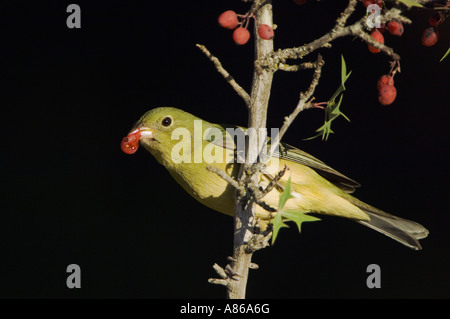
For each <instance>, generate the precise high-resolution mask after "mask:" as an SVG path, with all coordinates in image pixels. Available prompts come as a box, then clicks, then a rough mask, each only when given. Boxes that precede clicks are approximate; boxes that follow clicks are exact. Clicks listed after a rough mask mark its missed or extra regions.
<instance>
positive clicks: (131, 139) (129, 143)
mask: <svg viewBox="0 0 450 319" xmlns="http://www.w3.org/2000/svg"><path fill="white" fill-rule="evenodd" d="M140 137H141V131H140V130H137V131H135V132H134V133H130V134H128V135H127V136H125V137H124V138H123V139H122V142H121V143H120V148H121V149H122V151H123V152H124V153H126V154H134V153H136V151H137V149H138V147H139V138H140Z"/></svg>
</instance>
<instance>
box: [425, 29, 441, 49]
mask: <svg viewBox="0 0 450 319" xmlns="http://www.w3.org/2000/svg"><path fill="white" fill-rule="evenodd" d="M438 39H439V32H438V29H437V28H435V27H429V28H426V29H425V30H424V31H423V34H422V44H423V45H424V46H426V47H431V46H433V45H435V44H436V42H437V41H438Z"/></svg>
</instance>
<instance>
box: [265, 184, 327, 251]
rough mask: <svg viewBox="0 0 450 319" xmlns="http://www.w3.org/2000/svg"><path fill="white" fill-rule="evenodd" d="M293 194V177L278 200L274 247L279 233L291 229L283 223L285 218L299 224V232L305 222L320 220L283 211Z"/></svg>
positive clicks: (273, 220) (273, 225)
mask: <svg viewBox="0 0 450 319" xmlns="http://www.w3.org/2000/svg"><path fill="white" fill-rule="evenodd" d="M293 197H294V196H292V194H291V177H289V179H288V181H287V183H286V185H285V187H284V190H283V192H282V193H281V194H280V198H279V200H278V213H277V215H276V216H275V217H274V218H273V219H272V221H271V222H272V245H273V244H274V243H275V240H276V238H277V236H278V232H279V231H280V229H281V228H283V227H289V226H288V225H286V224H285V223H284V222H283V218H284V219H287V220H291V221H293V222H295V223H296V224H297V227H298V231H299V232H300V231H301V225H302V223H303V222H310V221H316V220H320V219H319V218H317V217H314V216H309V215H306V214H304V213H301V212H285V211H283V208H284V206H285V205H286V202H287V201H288V200H289V199H290V198H293Z"/></svg>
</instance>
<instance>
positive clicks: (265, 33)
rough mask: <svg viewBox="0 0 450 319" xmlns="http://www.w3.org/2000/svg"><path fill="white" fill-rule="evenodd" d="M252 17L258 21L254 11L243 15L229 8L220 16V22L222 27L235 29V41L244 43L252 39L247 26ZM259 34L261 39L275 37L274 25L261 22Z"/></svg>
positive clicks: (238, 43)
mask: <svg viewBox="0 0 450 319" xmlns="http://www.w3.org/2000/svg"><path fill="white" fill-rule="evenodd" d="M251 18H253V19H254V20H255V22H256V23H257V21H256V18H255V16H254V15H253V14H252V13H247V14H245V15H241V14H236V12H234V11H233V10H227V11H225V12H223V13H222V14H221V15H220V16H219V18H218V22H219V25H220V26H221V27H222V28H225V29H229V30H234V31H233V41H234V43H236V44H237V45H243V44H246V43H247V42H248V40H249V39H250V32H249V31H248V29H247V27H248V23H249V21H250V19H251ZM258 35H259V37H260V38H261V39H264V40H270V39H272V38H273V37H274V31H273V29H272V27H271V26H269V25H267V24H259V26H258Z"/></svg>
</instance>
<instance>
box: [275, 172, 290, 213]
mask: <svg viewBox="0 0 450 319" xmlns="http://www.w3.org/2000/svg"><path fill="white" fill-rule="evenodd" d="M293 197H294V196H292V194H291V177H290V176H289V179H288V181H287V183H286V186H284V190H283V192H282V193H281V195H280V199H279V200H278V211H282V210H283V208H284V205H286V202H287V201H288V199H290V198H293Z"/></svg>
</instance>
